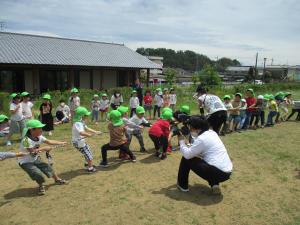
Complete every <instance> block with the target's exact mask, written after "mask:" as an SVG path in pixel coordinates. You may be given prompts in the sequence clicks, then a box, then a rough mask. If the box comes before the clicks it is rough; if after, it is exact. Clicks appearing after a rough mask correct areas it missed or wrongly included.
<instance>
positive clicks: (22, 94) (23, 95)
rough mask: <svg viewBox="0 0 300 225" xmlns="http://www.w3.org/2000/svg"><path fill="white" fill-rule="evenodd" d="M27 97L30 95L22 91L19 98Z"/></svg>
mask: <svg viewBox="0 0 300 225" xmlns="http://www.w3.org/2000/svg"><path fill="white" fill-rule="evenodd" d="M28 95H30V94H29V93H28V92H27V91H24V92H22V93H21V97H25V96H28Z"/></svg>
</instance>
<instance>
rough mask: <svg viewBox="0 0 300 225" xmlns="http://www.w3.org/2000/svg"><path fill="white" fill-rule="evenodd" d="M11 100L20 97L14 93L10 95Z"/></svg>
mask: <svg viewBox="0 0 300 225" xmlns="http://www.w3.org/2000/svg"><path fill="white" fill-rule="evenodd" d="M10 97H11V98H16V97H20V96H19V94H18V93H12V94H11V95H10Z"/></svg>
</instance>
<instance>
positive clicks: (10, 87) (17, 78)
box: [0, 70, 24, 93]
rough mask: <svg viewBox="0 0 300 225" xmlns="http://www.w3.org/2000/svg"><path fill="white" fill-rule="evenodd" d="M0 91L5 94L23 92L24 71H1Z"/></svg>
mask: <svg viewBox="0 0 300 225" xmlns="http://www.w3.org/2000/svg"><path fill="white" fill-rule="evenodd" d="M0 90H1V91H4V92H9V93H11V92H22V91H23V90H24V71H23V70H0Z"/></svg>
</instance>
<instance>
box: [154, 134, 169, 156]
mask: <svg viewBox="0 0 300 225" xmlns="http://www.w3.org/2000/svg"><path fill="white" fill-rule="evenodd" d="M149 137H150V138H151V140H152V141H153V143H154V147H155V150H156V151H159V149H160V147H162V149H163V152H167V149H168V145H169V143H168V138H167V137H165V136H160V137H157V136H154V135H152V134H149Z"/></svg>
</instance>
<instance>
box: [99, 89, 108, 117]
mask: <svg viewBox="0 0 300 225" xmlns="http://www.w3.org/2000/svg"><path fill="white" fill-rule="evenodd" d="M108 108H109V100H108V98H107V94H105V93H104V94H102V96H101V99H100V109H99V110H100V118H101V120H102V121H103V117H104V116H105V119H107V112H108Z"/></svg>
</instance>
